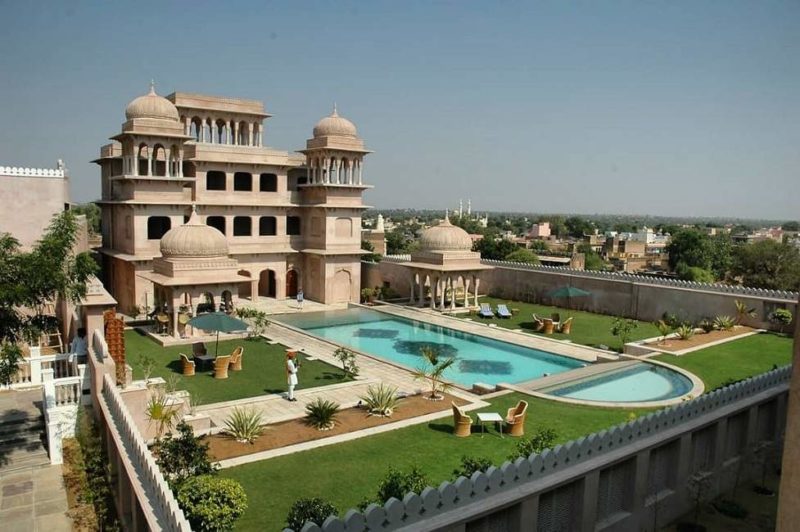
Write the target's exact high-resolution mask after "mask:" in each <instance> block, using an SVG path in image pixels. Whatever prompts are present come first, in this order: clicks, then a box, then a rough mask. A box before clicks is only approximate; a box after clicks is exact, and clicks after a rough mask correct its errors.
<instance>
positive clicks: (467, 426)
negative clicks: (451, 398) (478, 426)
mask: <svg viewBox="0 0 800 532" xmlns="http://www.w3.org/2000/svg"><path fill="white" fill-rule="evenodd" d="M450 404H451V405H453V433H454V434H455V435H456V436H458V437H459V438H466V437H467V436H469V435H470V434H471V433H472V428H471V427H472V418H471V417H469V416H468V415H467V414H465V413H464V411H463V410H461V408H460V407H458V406H456V404H455V403H453V402H451V403H450Z"/></svg>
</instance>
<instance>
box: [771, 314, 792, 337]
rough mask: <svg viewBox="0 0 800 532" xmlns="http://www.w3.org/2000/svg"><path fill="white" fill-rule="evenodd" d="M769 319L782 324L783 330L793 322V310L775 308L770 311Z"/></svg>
mask: <svg viewBox="0 0 800 532" xmlns="http://www.w3.org/2000/svg"><path fill="white" fill-rule="evenodd" d="M769 321H771V322H772V323H775V324H777V325H780V328H781V332H783V329H784V328H785V327H786V326H787V325H789V324H790V323H792V312H791V311H790V310H786V309H785V308H779V309H775V310H774V311H773V312H772V313H770V315H769Z"/></svg>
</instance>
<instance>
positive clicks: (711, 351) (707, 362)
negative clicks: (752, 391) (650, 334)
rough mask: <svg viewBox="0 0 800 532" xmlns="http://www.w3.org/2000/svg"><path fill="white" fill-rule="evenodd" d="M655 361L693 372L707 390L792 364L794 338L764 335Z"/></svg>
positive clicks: (660, 356)
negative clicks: (774, 367)
mask: <svg viewBox="0 0 800 532" xmlns="http://www.w3.org/2000/svg"><path fill="white" fill-rule="evenodd" d="M654 358H655V360H659V361H661V362H666V363H667V364H672V365H674V366H678V367H681V368H683V369H686V370H688V371H691V372H692V373H694V374H695V375H697V376H698V377H700V378H701V379H702V380H703V382H704V383H705V384H706V391H711V390H713V389H714V388H717V387H718V386H720V385H722V384H724V383H725V382H728V381H736V380H740V379H745V378H747V377H752V376H754V375H758V374H760V373H764V372H766V371H769V370H771V369H772V368H773V366H779V367H780V366H784V365H786V364H790V363H791V362H792V339H791V338H789V337H788V336H782V335H778V334H772V333H762V334H757V335H754V336H748V337H747V338H742V339H741V340H734V341H732V342H728V343H725V344H720V345H715V346H712V347H707V348H705V349H701V350H699V351H695V352H693V353H689V354H687V355H683V356H679V357H678V356H674V355H658V356H656V357H654Z"/></svg>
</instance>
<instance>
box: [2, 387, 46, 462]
mask: <svg viewBox="0 0 800 532" xmlns="http://www.w3.org/2000/svg"><path fill="white" fill-rule="evenodd" d="M40 401H41V391H39V390H34V391H13V392H5V393H2V394H0V477H2V476H5V475H8V474H10V473H14V472H18V471H27V470H30V469H38V468H40V467H46V466H49V465H50V458H49V457H48V455H47V450H46V448H45V445H44V442H45V441H46V434H45V426H44V414H42V411H41V410H40V409H39V408H38V404H39V402H40Z"/></svg>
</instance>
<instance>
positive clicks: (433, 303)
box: [430, 276, 439, 310]
mask: <svg viewBox="0 0 800 532" xmlns="http://www.w3.org/2000/svg"><path fill="white" fill-rule="evenodd" d="M433 283H434V279H433V276H431V281H430V285H431V310H434V309H435V308H436V295H437V292H436V288H437V287H438V286H439V279H436V284H433Z"/></svg>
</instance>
